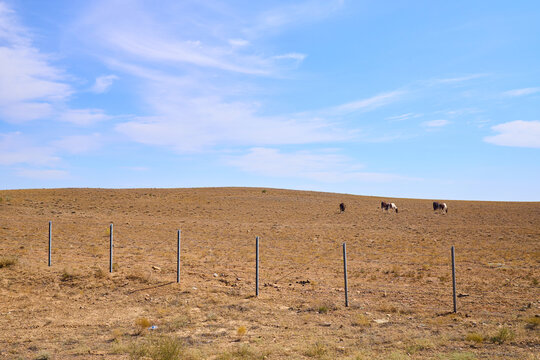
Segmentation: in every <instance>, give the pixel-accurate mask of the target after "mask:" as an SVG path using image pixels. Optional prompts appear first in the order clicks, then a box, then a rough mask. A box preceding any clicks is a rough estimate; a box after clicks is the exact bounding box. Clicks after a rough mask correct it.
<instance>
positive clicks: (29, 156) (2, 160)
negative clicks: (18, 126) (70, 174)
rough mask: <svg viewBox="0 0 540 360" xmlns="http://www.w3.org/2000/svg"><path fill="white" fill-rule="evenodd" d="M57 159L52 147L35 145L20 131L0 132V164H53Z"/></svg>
mask: <svg viewBox="0 0 540 360" xmlns="http://www.w3.org/2000/svg"><path fill="white" fill-rule="evenodd" d="M59 161H60V158H59V157H57V156H56V155H55V154H54V149H52V148H51V147H47V146H36V145H34V144H33V143H32V141H31V140H30V139H28V138H27V137H25V136H24V135H23V134H21V133H18V132H17V133H8V134H0V165H15V164H29V165H54V164H56V163H58V162H59Z"/></svg>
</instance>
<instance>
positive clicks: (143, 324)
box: [135, 317, 152, 335]
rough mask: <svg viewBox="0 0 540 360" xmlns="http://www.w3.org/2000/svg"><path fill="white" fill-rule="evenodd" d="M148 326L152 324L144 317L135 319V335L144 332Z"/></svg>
mask: <svg viewBox="0 0 540 360" xmlns="http://www.w3.org/2000/svg"><path fill="white" fill-rule="evenodd" d="M150 326H152V323H151V322H150V320H148V319H147V318H145V317H140V318H137V320H135V327H136V329H137V332H136V334H137V335H140V334H142V333H143V332H145V331H146V330H147V329H148V328H149V327H150Z"/></svg>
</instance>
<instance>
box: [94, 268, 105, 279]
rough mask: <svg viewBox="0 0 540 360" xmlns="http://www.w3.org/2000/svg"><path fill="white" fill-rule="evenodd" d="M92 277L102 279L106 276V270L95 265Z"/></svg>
mask: <svg viewBox="0 0 540 360" xmlns="http://www.w3.org/2000/svg"><path fill="white" fill-rule="evenodd" d="M94 277H95V278H96V279H104V278H106V277H107V272H106V271H105V270H103V269H102V268H100V267H96V269H95V270H94Z"/></svg>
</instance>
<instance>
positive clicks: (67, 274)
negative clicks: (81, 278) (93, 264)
mask: <svg viewBox="0 0 540 360" xmlns="http://www.w3.org/2000/svg"><path fill="white" fill-rule="evenodd" d="M76 277H77V275H75V273H74V272H73V270H71V269H68V268H64V271H62V275H60V281H64V282H68V281H73V280H75V278H76Z"/></svg>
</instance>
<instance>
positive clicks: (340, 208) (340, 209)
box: [339, 203, 345, 212]
mask: <svg viewBox="0 0 540 360" xmlns="http://www.w3.org/2000/svg"><path fill="white" fill-rule="evenodd" d="M339 212H345V204H344V203H341V204H339Z"/></svg>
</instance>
